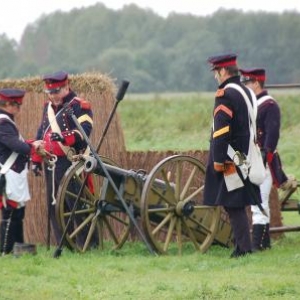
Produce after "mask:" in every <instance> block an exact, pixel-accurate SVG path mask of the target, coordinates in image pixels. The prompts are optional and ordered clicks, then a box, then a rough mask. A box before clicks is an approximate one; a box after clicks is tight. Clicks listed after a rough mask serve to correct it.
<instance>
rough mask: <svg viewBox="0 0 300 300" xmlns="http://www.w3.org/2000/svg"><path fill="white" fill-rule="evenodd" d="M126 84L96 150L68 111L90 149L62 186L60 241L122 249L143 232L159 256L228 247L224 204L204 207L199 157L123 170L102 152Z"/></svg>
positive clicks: (75, 245)
mask: <svg viewBox="0 0 300 300" xmlns="http://www.w3.org/2000/svg"><path fill="white" fill-rule="evenodd" d="M128 84H129V83H128V82H127V86H128ZM126 88H127V87H125V90H124V88H123V91H122V87H121V89H120V90H119V93H118V95H117V97H116V99H117V101H116V104H115V107H114V109H113V111H112V113H111V116H110V118H109V120H108V122H107V124H106V128H105V130H104V132H103V135H102V138H101V139H100V142H99V144H98V146H97V147H96V149H94V147H93V146H92V145H91V142H90V140H89V138H88V137H87V136H86V135H85V132H84V131H83V129H82V127H81V126H80V124H79V123H78V121H77V119H76V117H75V116H74V114H72V111H69V112H68V113H70V114H71V116H72V118H73V120H74V122H75V124H76V125H77V127H78V129H79V130H80V132H81V134H82V135H83V137H84V138H85V140H86V142H87V144H88V146H89V147H90V150H91V153H90V154H89V155H88V156H84V155H81V156H80V159H79V160H78V161H77V162H75V163H74V164H73V165H72V166H71V167H70V168H69V170H68V171H67V173H66V174H65V176H64V178H63V180H62V182H61V184H60V186H59V190H58V195H57V203H56V216H57V220H58V223H59V225H60V226H61V229H62V230H63V232H64V234H63V237H62V240H61V245H62V242H65V243H66V245H67V246H68V247H69V248H71V249H75V250H77V251H80V252H85V251H86V250H87V249H90V248H93V247H97V248H100V249H103V248H105V246H108V247H111V248H112V249H118V248H121V247H122V245H123V244H124V243H125V241H126V240H127V239H128V238H129V236H130V233H131V232H135V233H137V234H138V235H139V236H140V238H141V239H142V241H143V242H144V243H145V244H146V245H147V248H148V250H149V251H150V252H152V253H159V254H162V253H169V252H177V253H182V252H183V251H184V250H185V249H189V248H191V246H192V247H194V248H195V249H196V250H199V251H201V252H205V251H206V250H207V249H208V247H209V246H210V245H211V244H212V243H213V242H215V243H219V244H223V245H229V244H230V243H231V228H230V225H229V223H226V222H223V221H222V220H220V216H221V210H220V208H219V207H210V206H205V205H203V188H204V184H203V182H204V174H205V167H204V165H203V164H202V163H201V162H200V161H199V160H198V159H196V158H194V157H191V156H188V155H173V156H170V157H167V158H165V159H163V160H162V161H160V162H159V163H158V164H157V165H156V166H155V167H154V168H153V169H152V170H151V171H150V172H149V174H147V173H146V172H145V171H144V170H137V171H135V170H125V169H122V168H120V167H119V166H117V165H116V163H114V162H113V161H112V160H111V159H109V158H106V157H101V156H100V155H99V154H98V150H99V148H100V145H101V142H102V141H103V138H104V136H105V133H106V131H107V128H108V126H109V123H110V120H111V117H112V115H113V113H114V110H115V108H116V106H117V103H118V102H119V101H120V100H121V99H122V98H123V96H124V93H125V91H126ZM58 255H59V254H57V255H55V256H58Z"/></svg>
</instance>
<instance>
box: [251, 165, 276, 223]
mask: <svg viewBox="0 0 300 300" xmlns="http://www.w3.org/2000/svg"><path fill="white" fill-rule="evenodd" d="M272 184H273V180H272V175H271V172H270V170H269V167H268V166H267V168H266V178H265V180H264V182H263V183H262V184H261V185H260V186H259V189H260V195H261V200H262V204H261V206H262V207H263V209H264V210H265V212H266V213H267V216H265V215H264V214H263V213H262V212H261V211H260V209H259V208H258V206H257V205H251V211H252V224H261V225H265V224H268V223H270V206H269V198H270V193H271V188H272Z"/></svg>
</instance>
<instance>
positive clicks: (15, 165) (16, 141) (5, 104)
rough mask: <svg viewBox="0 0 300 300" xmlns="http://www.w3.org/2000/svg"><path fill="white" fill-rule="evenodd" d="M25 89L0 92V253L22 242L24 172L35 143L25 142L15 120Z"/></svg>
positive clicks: (27, 197)
mask: <svg viewBox="0 0 300 300" xmlns="http://www.w3.org/2000/svg"><path fill="white" fill-rule="evenodd" d="M24 95H25V91H24V90H20V89H14V88H6V89H1V90H0V169H1V170H0V209H1V212H2V218H1V230H0V234H1V239H0V251H1V254H2V255H4V254H8V253H10V252H11V251H12V250H13V245H14V243H15V242H17V243H23V242H24V237H23V219H24V216H25V204H26V202H27V201H28V200H30V193H29V188H28V180H27V172H28V162H29V159H30V154H31V152H32V149H33V148H34V147H36V144H35V143H32V142H30V141H25V140H24V139H23V138H22V136H21V135H20V133H19V130H18V128H17V125H16V123H15V122H14V117H15V116H16V115H17V114H18V113H19V112H20V108H21V105H22V102H23V97H24Z"/></svg>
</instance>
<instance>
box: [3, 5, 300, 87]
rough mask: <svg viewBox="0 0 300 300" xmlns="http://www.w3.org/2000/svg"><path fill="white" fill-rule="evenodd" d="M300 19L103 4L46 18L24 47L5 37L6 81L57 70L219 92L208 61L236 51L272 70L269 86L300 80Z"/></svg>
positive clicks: (250, 63) (245, 62)
mask: <svg viewBox="0 0 300 300" xmlns="http://www.w3.org/2000/svg"><path fill="white" fill-rule="evenodd" d="M299 37H300V14H299V13H297V12H292V11H291V12H284V13H281V14H278V13H264V12H250V13H249V12H248V13H245V12H242V11H240V10H225V9H220V10H218V11H217V12H215V13H214V14H212V15H209V16H205V17H202V16H194V15H191V14H176V13H173V14H170V15H169V16H168V17H167V18H163V17H160V16H159V15H157V14H155V13H154V12H153V11H152V10H149V9H142V8H139V7H138V6H136V5H134V4H131V5H127V6H125V7H123V9H121V10H112V9H108V8H106V7H105V6H104V5H103V4H101V3H98V4H96V5H94V6H90V7H87V8H80V9H73V10H71V11H70V12H61V11H56V12H54V13H51V14H49V15H42V16H41V17H40V18H39V19H37V20H36V21H35V22H34V23H31V24H28V25H27V27H26V28H25V30H24V32H23V35H22V38H21V40H20V42H19V43H17V42H16V41H15V40H13V39H10V38H9V37H7V36H6V35H5V34H2V35H0V61H1V68H0V79H5V78H22V77H26V76H37V75H38V76H39V75H42V74H45V73H48V72H53V71H57V70H66V71H68V72H70V73H71V74H78V73H84V72H90V71H91V72H94V71H95V72H101V73H105V74H108V75H109V76H111V77H112V78H115V79H116V80H117V81H121V80H122V79H124V78H126V79H128V80H130V81H131V86H130V91H131V92H141V93H145V92H187V91H210V90H214V89H215V87H216V83H215V81H214V80H212V76H211V74H210V71H209V65H208V64H207V58H208V57H209V56H211V55H214V54H220V53H225V52H235V53H237V54H238V63H239V66H240V67H264V68H266V69H267V75H268V80H267V81H268V83H298V82H299V81H300V80H299V79H300V60H299V54H298V52H299V49H300V38H299Z"/></svg>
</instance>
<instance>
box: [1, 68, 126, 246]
mask: <svg viewBox="0 0 300 300" xmlns="http://www.w3.org/2000/svg"><path fill="white" fill-rule="evenodd" d="M70 83H71V88H72V89H73V90H74V91H75V92H76V93H77V94H78V95H79V96H80V97H82V98H85V99H86V100H89V101H90V102H91V105H92V109H93V114H94V129H93V133H92V137H91V141H92V144H93V145H94V146H96V145H97V144H98V142H99V140H100V138H101V135H102V132H103V130H104V128H105V125H106V122H107V120H108V118H109V115H110V113H111V111H112V108H113V106H114V104H115V93H116V86H115V84H114V82H113V81H112V79H110V78H109V77H107V76H105V75H102V74H99V73H85V74H82V75H71V76H70ZM0 88H22V89H24V90H26V95H25V98H24V101H23V105H22V108H21V113H20V115H19V116H18V117H17V119H16V123H17V125H18V127H19V130H20V132H21V134H22V135H23V137H24V138H25V139H31V138H35V135H36V132H37V128H38V126H39V124H40V122H41V116H42V110H43V106H44V103H45V101H47V98H46V95H45V94H44V92H43V82H42V80H41V78H39V77H28V78H24V79H19V80H3V81H0ZM124 152H125V143H124V136H123V131H122V129H121V125H120V120H119V117H118V114H117V113H116V114H115V115H114V117H113V119H112V122H111V124H110V127H109V129H108V131H107V134H106V137H105V139H104V140H103V144H102V146H101V148H100V151H99V153H100V154H101V155H105V156H109V157H111V158H113V159H115V160H117V158H118V157H119V153H124ZM29 184H30V191H31V201H30V202H29V203H28V204H27V206H26V216H25V224H24V232H25V241H26V242H31V243H38V244H45V243H46V236H47V228H46V227H47V215H46V212H47V209H46V196H45V182H44V177H34V176H33V175H32V174H31V172H30V173H29ZM52 241H53V236H51V242H52Z"/></svg>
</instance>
